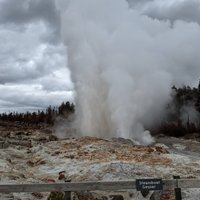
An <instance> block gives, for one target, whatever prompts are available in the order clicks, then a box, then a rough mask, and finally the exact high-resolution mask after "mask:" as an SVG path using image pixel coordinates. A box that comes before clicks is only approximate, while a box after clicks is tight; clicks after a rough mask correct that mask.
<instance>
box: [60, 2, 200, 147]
mask: <svg viewBox="0 0 200 200" xmlns="http://www.w3.org/2000/svg"><path fill="white" fill-rule="evenodd" d="M170 2H171V3H170V4H167V3H163V2H162V1H158V0H156V1H129V3H128V2H127V1H126V0H85V1H82V0H67V1H64V0H58V1H57V7H58V8H60V10H61V13H62V15H61V33H62V38H63V41H64V43H65V44H66V46H67V55H66V56H68V66H69V68H70V71H71V76H72V81H73V83H74V85H75V91H76V105H77V113H76V114H77V120H76V125H77V126H78V128H79V132H81V133H82V134H83V135H90V136H100V137H124V138H131V139H134V140H136V141H137V142H138V143H140V144H149V143H152V142H153V138H152V137H151V135H150V133H149V131H148V130H145V128H144V127H147V126H151V125H153V124H155V123H159V122H160V121H161V120H162V118H163V116H164V115H165V113H164V110H165V105H166V104H167V103H168V102H170V91H171V87H172V85H173V84H175V85H182V84H194V82H195V80H198V78H199V74H200V67H199V66H200V57H199V51H200V45H199V44H200V26H199V23H198V22H199V19H200V12H197V7H196V5H200V2H198V1H170ZM189 2H190V3H189ZM188 4H190V10H189V11H188V12H187V13H185V11H186V7H187V6H186V5H188ZM153 13H154V14H153ZM184 13H185V14H184Z"/></svg>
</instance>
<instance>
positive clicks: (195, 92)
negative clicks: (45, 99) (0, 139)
mask: <svg viewBox="0 0 200 200" xmlns="http://www.w3.org/2000/svg"><path fill="white" fill-rule="evenodd" d="M185 107H186V108H189V109H193V110H194V111H195V115H196V121H194V120H193V119H192V118H191V116H190V113H188V115H187V110H186V111H184V114H186V116H187V117H186V120H183V118H182V114H183V108H185ZM74 112H75V105H74V104H73V103H70V102H62V103H61V105H60V106H58V107H55V106H54V107H53V106H49V107H48V108H47V109H46V110H42V111H41V110H38V111H37V112H26V113H18V112H10V113H0V120H3V121H11V122H15V121H18V122H23V123H28V124H40V123H46V124H50V125H53V124H54V122H55V120H56V118H57V117H59V116H61V117H64V118H68V117H69V116H70V115H71V114H73V113H74ZM166 113H167V117H166V118H165V119H163V121H162V122H161V123H160V124H158V125H157V126H156V127H154V128H152V130H151V131H152V132H153V133H155V134H157V133H163V134H166V135H170V136H177V137H179V136H184V135H186V134H188V133H198V134H199V136H200V82H199V85H198V87H197V88H195V87H193V88H191V87H190V86H183V87H181V88H177V87H175V86H173V87H172V101H171V102H170V103H169V104H168V105H167V109H166Z"/></svg>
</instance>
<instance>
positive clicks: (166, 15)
mask: <svg viewBox="0 0 200 200" xmlns="http://www.w3.org/2000/svg"><path fill="white" fill-rule="evenodd" d="M128 1H129V3H130V5H131V6H132V8H135V9H137V10H139V11H140V12H141V13H142V14H145V15H148V16H150V17H152V18H156V19H159V20H170V21H171V22H174V21H176V20H183V21H187V22H197V23H199V24H200V1H199V0H184V1H183V0H176V1H163V0H142V1H138V0H128Z"/></svg>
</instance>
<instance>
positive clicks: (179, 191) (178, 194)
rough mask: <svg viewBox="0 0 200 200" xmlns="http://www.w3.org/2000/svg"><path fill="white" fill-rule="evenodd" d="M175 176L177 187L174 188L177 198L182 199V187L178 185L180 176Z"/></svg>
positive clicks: (177, 199)
mask: <svg viewBox="0 0 200 200" xmlns="http://www.w3.org/2000/svg"><path fill="white" fill-rule="evenodd" d="M173 178H174V179H176V187H175V189H174V192H175V199H176V200H182V195H181V188H179V187H178V180H177V179H180V176H173Z"/></svg>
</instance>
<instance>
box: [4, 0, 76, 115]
mask: <svg viewBox="0 0 200 200" xmlns="http://www.w3.org/2000/svg"><path fill="white" fill-rule="evenodd" d="M0 44H1V46H0V94H1V97H0V112H4V111H5V112H8V111H26V110H35V109H39V108H42V109H44V108H45V107H47V106H48V105H49V104H52V105H58V104H59V103H61V102H62V101H67V100H71V101H72V98H73V95H72V94H73V91H72V90H73V85H72V83H71V80H70V73H69V71H68V69H67V67H66V65H67V59H66V48H65V47H64V46H63V45H62V43H61V42H60V14H59V12H58V11H57V9H56V6H55V1H54V0H0Z"/></svg>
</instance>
